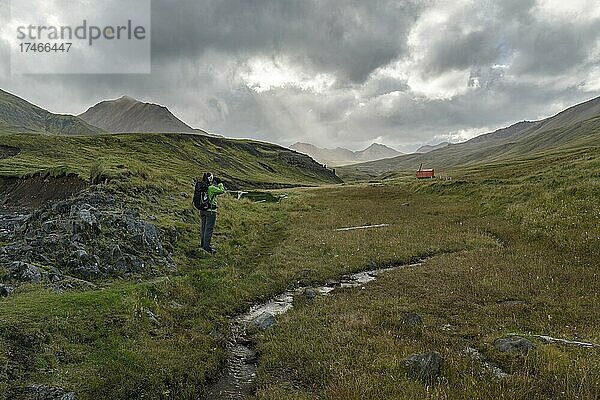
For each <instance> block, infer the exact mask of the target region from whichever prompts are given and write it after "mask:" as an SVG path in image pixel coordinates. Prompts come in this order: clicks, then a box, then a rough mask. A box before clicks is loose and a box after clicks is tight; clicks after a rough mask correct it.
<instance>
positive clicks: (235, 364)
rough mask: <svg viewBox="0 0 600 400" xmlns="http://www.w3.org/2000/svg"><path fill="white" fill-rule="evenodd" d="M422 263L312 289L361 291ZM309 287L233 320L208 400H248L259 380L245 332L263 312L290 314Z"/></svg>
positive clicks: (341, 280)
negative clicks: (379, 278)
mask: <svg viewBox="0 0 600 400" xmlns="http://www.w3.org/2000/svg"><path fill="white" fill-rule="evenodd" d="M421 264H422V263H420V262H419V263H414V264H407V265H398V266H393V267H389V268H381V269H374V270H370V271H363V272H359V273H356V274H352V275H348V276H344V277H342V278H341V279H340V280H338V281H332V282H329V283H328V284H327V285H323V286H319V287H314V288H313V289H315V290H316V291H318V292H319V293H320V294H322V295H327V294H329V293H331V292H332V291H334V290H335V289H337V288H357V287H361V288H362V287H364V285H365V284H367V283H369V282H372V281H374V280H375V279H376V278H377V276H379V275H380V274H382V273H385V272H389V271H394V270H397V269H401V268H407V267H416V266H419V265H421ZM307 288H308V287H298V288H296V289H293V290H288V291H285V292H283V293H281V294H279V295H277V296H275V297H273V298H272V299H270V300H269V301H267V302H265V303H261V304H256V305H254V306H253V307H252V308H250V310H249V311H248V312H247V313H245V314H242V315H239V316H237V317H235V318H234V319H233V320H232V321H231V326H230V329H231V338H230V340H229V342H228V344H227V353H228V361H227V367H226V368H225V370H224V371H223V373H222V374H221V376H220V377H219V378H218V379H217V381H215V383H214V384H213V385H212V386H211V387H210V389H209V391H208V396H207V397H206V398H207V399H216V400H221V399H223V400H224V399H227V400H238V399H245V398H246V397H247V396H249V395H251V394H252V393H253V392H254V390H255V388H254V380H255V378H256V370H257V361H258V360H257V354H256V351H255V350H254V349H253V346H252V341H251V339H250V338H249V337H248V334H247V332H246V330H247V329H248V327H249V326H251V324H252V322H253V321H254V320H255V319H256V318H257V317H259V316H260V315H261V314H263V313H268V314H271V315H273V316H277V315H281V314H284V313H286V312H287V311H289V310H290V309H291V308H292V306H293V301H294V296H297V295H302V293H303V292H304V290H305V289H307Z"/></svg>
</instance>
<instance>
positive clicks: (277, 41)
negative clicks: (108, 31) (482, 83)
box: [152, 0, 426, 82]
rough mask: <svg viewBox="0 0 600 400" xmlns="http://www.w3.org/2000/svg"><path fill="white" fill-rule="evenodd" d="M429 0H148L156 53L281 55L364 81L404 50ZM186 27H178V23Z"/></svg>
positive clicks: (343, 77) (179, 55)
mask: <svg viewBox="0 0 600 400" xmlns="http://www.w3.org/2000/svg"><path fill="white" fill-rule="evenodd" d="M425 4H426V2H421V3H418V2H415V1H376V2H365V1H362V0H341V1H319V0H306V1H297V0H279V1H274V0H265V1H256V0H251V1H249V0H204V1H197V0H188V1H179V2H177V6H173V4H171V2H167V1H155V2H154V3H153V14H152V17H153V22H154V26H153V37H154V40H153V56H154V57H157V58H159V59H164V58H166V59H169V58H172V57H192V58H194V57H198V56H201V55H202V54H203V53H204V52H205V51H207V50H216V51H219V52H225V53H229V54H232V55H242V56H248V55H252V54H263V55H271V54H278V55H281V54H285V55H289V56H290V57H292V58H294V60H295V61H296V62H297V63H299V64H301V65H303V66H304V67H307V68H311V69H316V70H319V71H325V72H333V73H335V74H336V75H338V77H339V78H340V79H348V80H351V81H355V82H356V81H364V80H365V79H366V78H367V77H368V76H369V74H370V73H371V72H372V71H373V70H375V69H377V68H378V67H380V66H382V65H385V64H387V63H388V62H390V61H391V60H393V59H394V58H397V57H398V56H400V55H402V54H404V53H405V52H406V49H407V46H406V36H407V34H408V32H409V30H410V27H411V26H412V23H414V21H415V19H416V18H417V17H418V14H419V11H420V10H421V9H422V8H423V7H424V6H425ZM182 28H183V29H182Z"/></svg>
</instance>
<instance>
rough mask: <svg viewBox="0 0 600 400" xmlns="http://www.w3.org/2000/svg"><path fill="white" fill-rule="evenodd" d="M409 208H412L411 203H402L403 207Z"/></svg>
mask: <svg viewBox="0 0 600 400" xmlns="http://www.w3.org/2000/svg"><path fill="white" fill-rule="evenodd" d="M408 206H410V204H409V203H402V204H401V207H408Z"/></svg>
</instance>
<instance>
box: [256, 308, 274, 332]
mask: <svg viewBox="0 0 600 400" xmlns="http://www.w3.org/2000/svg"><path fill="white" fill-rule="evenodd" d="M276 323H277V321H276V320H275V317H274V316H273V314H271V313H268V312H264V313H262V314H260V315H259V316H258V317H256V318H255V319H254V320H253V321H252V323H251V326H252V327H254V328H257V329H260V330H263V331H264V330H265V329H268V328H270V327H272V326H273V325H275V324H276Z"/></svg>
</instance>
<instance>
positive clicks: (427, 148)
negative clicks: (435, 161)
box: [415, 142, 450, 154]
mask: <svg viewBox="0 0 600 400" xmlns="http://www.w3.org/2000/svg"><path fill="white" fill-rule="evenodd" d="M449 144H450V143H448V142H442V143H438V144H435V145H430V144H426V145H424V146H421V147H419V148H418V149H417V151H415V153H421V154H423V153H429V152H430V151H433V150H437V149H441V148H443V147H446V146H448V145H449Z"/></svg>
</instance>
